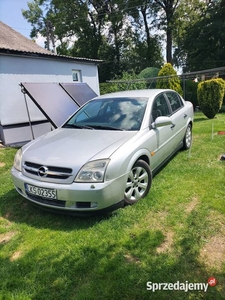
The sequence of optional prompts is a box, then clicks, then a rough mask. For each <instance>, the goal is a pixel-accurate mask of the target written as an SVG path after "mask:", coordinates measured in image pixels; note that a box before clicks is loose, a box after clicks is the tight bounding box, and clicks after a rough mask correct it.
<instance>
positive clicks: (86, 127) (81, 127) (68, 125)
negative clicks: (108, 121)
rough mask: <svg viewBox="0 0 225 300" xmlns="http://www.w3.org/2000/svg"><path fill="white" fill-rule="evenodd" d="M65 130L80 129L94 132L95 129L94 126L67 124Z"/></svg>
mask: <svg viewBox="0 0 225 300" xmlns="http://www.w3.org/2000/svg"><path fill="white" fill-rule="evenodd" d="M63 128H79V129H92V130H94V129H95V128H94V127H92V126H87V125H78V124H65V125H64V126H63Z"/></svg>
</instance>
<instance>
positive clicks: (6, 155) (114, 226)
mask: <svg viewBox="0 0 225 300" xmlns="http://www.w3.org/2000/svg"><path fill="white" fill-rule="evenodd" d="M212 131H213V132H212ZM217 131H225V115H224V114H218V115H217V118H215V119H213V120H208V119H207V118H205V117H204V116H203V115H202V114H200V113H199V114H196V116H195V123H194V128H193V133H194V137H193V146H192V149H191V151H181V152H179V153H178V154H177V155H176V156H175V157H174V158H173V159H172V160H171V161H169V163H168V164H167V165H166V166H165V167H164V168H163V169H162V170H161V171H160V172H159V173H158V174H157V176H156V177H155V178H154V179H153V184H152V188H151V191H150V193H149V195H148V196H147V197H146V198H145V199H143V200H142V201H140V202H139V203H137V204H136V205H133V206H129V207H126V208H124V209H120V210H117V211H115V212H113V213H111V214H110V215H108V216H102V217H100V216H99V217H92V218H77V217H68V216H64V215H57V214H51V213H47V212H44V211H42V210H40V209H39V208H36V207H34V206H32V205H31V204H29V203H27V202H25V200H24V199H23V198H22V197H21V196H19V195H18V194H17V193H16V191H15V190H14V188H13V184H12V182H11V178H10V168H11V166H12V163H13V157H14V154H15V152H16V150H15V149H10V148H3V149H0V175H1V186H0V278H1V281H0V299H6V300H8V299H9V300H11V299H13V300H28V299H29V300H30V299H35V300H36V299H40V300H51V299H52V300H53V299H54V300H57V299H59V300H61V299H69V300H70V299H78V300H86V299H87V300H89V299H93V300H96V299H100V300H101V299H102V300H103V299H104V300H105V299H110V300H111V299H112V300H113V299H116V300H118V299H125V300H134V299H135V300H142V299H157V300H158V299H160V300H161V299H182V300H183V299H208V300H212V299H216V300H217V299H225V263H224V261H225V242H224V235H225V217H224V214H225V205H224V204H225V190H224V178H225V176H224V175H225V161H221V160H220V159H219V158H220V156H221V155H222V154H224V153H225V136H224V135H217V134H216V132H217ZM211 276H215V277H216V278H217V280H218V284H217V285H216V286H215V287H209V288H208V290H207V292H206V293H205V292H202V291H188V292H184V291H162V290H161V291H156V292H154V293H153V292H152V291H148V290H147V289H146V283H147V282H148V281H151V282H154V283H164V282H168V283H175V282H177V281H179V282H181V283H185V282H186V281H188V282H193V283H197V282H199V283H207V280H208V278H209V277H211Z"/></svg>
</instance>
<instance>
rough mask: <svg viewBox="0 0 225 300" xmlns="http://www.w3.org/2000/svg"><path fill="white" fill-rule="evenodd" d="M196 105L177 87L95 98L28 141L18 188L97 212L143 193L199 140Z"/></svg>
mask: <svg viewBox="0 0 225 300" xmlns="http://www.w3.org/2000/svg"><path fill="white" fill-rule="evenodd" d="M192 125H193V106H192V104H191V103H190V102H188V101H185V100H184V99H183V98H182V97H181V96H180V95H179V94H178V93H176V92H175V91H173V90H164V89H151V90H135V91H124V92H117V93H112V94H107V95H103V96H100V97H97V98H94V99H92V100H90V101H89V102H87V103H86V104H85V105H83V106H82V107H81V108H80V109H79V110H78V111H76V112H75V113H74V115H72V116H71V117H70V118H69V120H67V121H66V122H65V123H64V124H63V125H62V126H61V127H60V128H58V129H56V130H54V131H52V132H50V133H47V134H45V135H43V136H41V137H39V138H37V139H35V140H33V141H31V142H29V143H28V144H26V145H25V146H23V147H22V148H21V149H20V150H18V152H17V153H16V155H15V159H14V165H13V167H12V170H11V175H12V179H13V182H14V185H15V188H16V190H17V191H18V192H19V194H21V195H22V196H23V197H25V198H26V199H28V200H29V201H30V202H32V203H34V204H36V205H38V206H40V207H42V208H44V209H47V210H54V211H56V212H63V213H69V214H77V215H91V214H96V213H105V212H108V211H112V210H115V209H117V208H119V207H122V206H124V205H125V204H133V203H135V202H137V201H139V200H140V199H142V198H144V197H145V196H146V195H147V194H148V192H149V190H150V187H151V183H152V176H153V174H154V172H156V170H157V169H158V168H160V166H161V165H162V164H163V163H165V161H166V160H168V159H169V158H170V157H171V156H172V155H173V154H174V153H175V152H176V151H178V150H179V149H180V148H184V149H189V148H190V147H191V143H192Z"/></svg>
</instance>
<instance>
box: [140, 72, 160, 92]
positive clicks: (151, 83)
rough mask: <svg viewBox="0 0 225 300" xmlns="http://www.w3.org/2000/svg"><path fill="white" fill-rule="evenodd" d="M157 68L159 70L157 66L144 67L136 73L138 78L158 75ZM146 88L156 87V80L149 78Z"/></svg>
mask: <svg viewBox="0 0 225 300" xmlns="http://www.w3.org/2000/svg"><path fill="white" fill-rule="evenodd" d="M159 70H160V69H159V68H155V67H148V68H145V69H144V70H142V71H141V72H140V73H139V74H138V78H140V79H142V78H143V79H149V78H152V77H158V73H159ZM146 88H156V81H155V80H154V81H151V80H150V81H148V82H146Z"/></svg>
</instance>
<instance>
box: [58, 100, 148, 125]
mask: <svg viewBox="0 0 225 300" xmlns="http://www.w3.org/2000/svg"><path fill="white" fill-rule="evenodd" d="M146 104H147V98H141V97H140V98H101V99H95V100H91V101H90V102H88V103H87V104H86V105H84V106H83V107H82V108H81V109H80V110H79V111H78V112H77V113H75V114H74V115H73V117H72V118H71V119H70V120H69V121H68V122H66V123H65V124H64V125H63V127H64V128H85V129H99V130H135V131H136V130H139V129H140V127H141V123H142V120H143V116H144V113H145V109H146Z"/></svg>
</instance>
